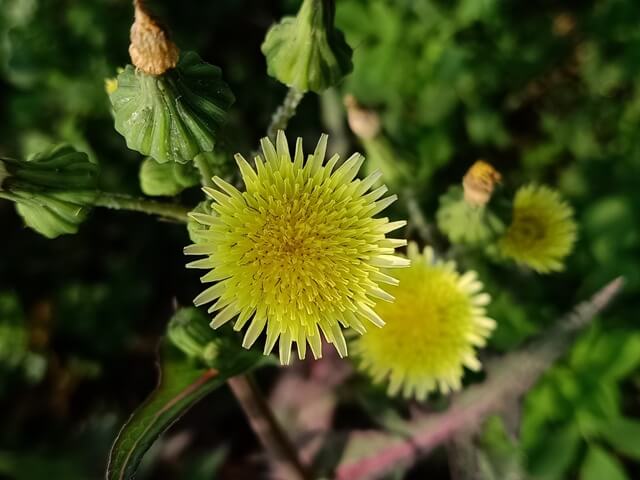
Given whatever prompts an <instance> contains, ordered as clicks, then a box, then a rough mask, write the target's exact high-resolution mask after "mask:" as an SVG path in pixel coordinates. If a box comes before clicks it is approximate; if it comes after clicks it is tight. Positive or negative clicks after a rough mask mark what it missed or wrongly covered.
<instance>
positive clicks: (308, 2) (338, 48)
mask: <svg viewBox="0 0 640 480" xmlns="http://www.w3.org/2000/svg"><path fill="white" fill-rule="evenodd" d="M334 16H335V2H334V1H333V0H304V2H303V3H302V6H301V7H300V10H299V12H298V15H297V16H296V17H285V18H283V19H282V21H281V22H280V23H278V24H276V25H274V26H273V27H271V29H269V31H268V32H267V36H266V38H265V40H264V42H263V43H262V47H261V49H262V53H263V54H264V55H265V57H266V59H267V71H268V73H269V75H271V76H272V77H274V78H276V79H277V80H278V81H279V82H281V83H284V84H285V85H288V86H289V87H293V88H295V89H296V90H298V91H300V92H306V91H309V90H311V91H313V92H316V93H320V92H322V91H324V90H326V89H327V88H329V87H332V86H335V85H337V84H338V83H340V81H341V80H342V79H343V78H344V77H345V76H346V75H348V74H349V73H351V71H352V70H353V62H352V61H351V56H352V54H353V50H352V49H351V47H350V46H349V45H348V44H347V42H346V41H345V38H344V35H343V34H342V32H341V31H339V30H338V29H336V28H335V27H334Z"/></svg>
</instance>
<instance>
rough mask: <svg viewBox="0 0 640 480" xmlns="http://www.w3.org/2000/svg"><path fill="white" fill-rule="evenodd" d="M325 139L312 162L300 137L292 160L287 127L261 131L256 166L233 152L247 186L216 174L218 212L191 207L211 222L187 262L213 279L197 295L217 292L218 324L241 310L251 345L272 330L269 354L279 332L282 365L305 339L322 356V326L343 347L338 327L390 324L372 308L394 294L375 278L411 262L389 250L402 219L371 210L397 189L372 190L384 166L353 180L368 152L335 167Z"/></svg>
mask: <svg viewBox="0 0 640 480" xmlns="http://www.w3.org/2000/svg"><path fill="white" fill-rule="evenodd" d="M327 138H328V137H327V136H326V135H323V136H322V137H321V138H320V141H319V143H318V145H317V147H316V149H315V152H314V153H313V155H309V156H308V157H307V160H306V162H305V161H304V153H303V150H302V139H300V138H299V139H298V141H297V143H296V149H295V155H294V159H293V160H292V159H291V155H290V153H289V147H288V146H287V139H286V137H285V135H284V133H283V132H281V131H280V132H278V136H277V141H276V146H275V147H274V146H273V144H272V143H271V142H270V141H269V140H268V139H266V138H265V139H263V140H262V151H263V155H264V159H263V158H262V157H260V156H257V157H256V159H255V163H256V169H255V170H254V169H253V168H252V167H251V166H250V165H249V163H247V161H246V160H245V159H244V158H243V157H242V156H241V155H239V154H238V155H236V161H237V163H238V166H239V167H240V171H241V174H242V177H243V179H244V183H245V186H246V191H245V192H242V193H241V192H240V191H238V190H237V189H236V188H235V187H233V186H232V185H230V184H228V183H227V182H225V181H224V180H222V179H221V178H218V177H215V178H214V181H215V183H216V185H217V187H218V188H217V189H213V188H205V189H204V191H205V192H206V193H207V195H208V196H210V197H211V198H212V199H213V203H212V205H211V208H212V213H211V214H210V215H209V214H205V213H192V218H193V219H194V220H196V221H198V222H200V223H202V224H203V225H205V226H207V228H208V231H205V232H201V234H200V235H199V237H198V238H199V241H198V243H197V244H195V245H191V246H189V247H187V248H186V249H185V253H187V254H193V255H206V258H204V259H202V260H197V261H195V262H192V263H190V264H189V266H190V267H193V268H204V269H208V270H210V272H209V273H207V274H206V275H205V276H203V277H202V281H203V282H216V283H215V284H214V285H213V286H212V287H209V288H207V289H206V290H205V291H204V292H202V293H201V294H200V295H198V297H196V299H195V300H194V303H195V304H196V305H197V306H199V305H204V304H207V303H210V302H213V301H215V303H214V304H213V306H211V307H210V308H209V313H213V312H216V313H215V315H214V317H213V321H212V323H211V326H212V327H213V328H217V327H219V326H221V325H223V324H224V323H226V322H228V321H230V320H231V319H233V318H234V317H236V316H237V319H236V320H235V324H234V328H235V329H236V330H240V329H242V328H243V327H244V326H245V325H249V326H248V328H247V331H246V334H245V336H244V341H243V346H244V347H245V348H249V347H251V345H253V343H254V342H255V341H256V340H257V338H258V336H259V335H260V334H261V333H262V332H263V331H264V330H265V329H266V344H265V348H264V353H265V354H268V353H270V352H271V350H272V349H273V347H274V345H275V343H276V342H277V341H278V339H279V350H280V352H279V353H280V361H281V362H282V363H283V364H288V363H289V361H290V357H291V348H292V343H294V342H295V343H296V344H297V349H298V355H299V357H300V358H304V356H305V352H306V345H307V343H309V346H310V347H311V351H312V353H313V355H314V357H315V358H319V357H320V356H321V354H322V352H321V339H320V331H321V332H322V334H323V335H324V337H325V338H326V340H327V341H328V342H329V343H332V344H333V345H334V346H335V348H336V350H337V351H338V353H339V354H340V355H341V356H346V355H347V345H346V341H345V339H344V336H343V332H342V328H346V327H351V328H353V329H354V330H356V331H358V332H360V333H363V332H364V331H365V324H366V323H368V322H371V323H373V324H374V325H377V326H382V325H383V324H384V322H383V320H382V319H381V318H380V317H379V316H378V314H376V313H375V311H374V310H373V308H372V307H373V306H374V305H375V301H376V300H378V299H382V300H393V297H391V296H390V295H389V294H388V293H386V292H385V291H384V290H382V289H381V288H380V287H379V286H378V284H379V283H391V284H394V283H396V280H395V279H394V278H393V277H390V276H388V275H386V274H385V273H382V271H381V269H383V268H389V267H404V266H407V265H408V264H409V262H408V260H406V259H405V258H400V257H397V256H394V255H393V254H394V249H395V248H396V247H398V246H402V245H405V243H406V242H405V241H404V240H396V239H387V238H385V234H386V233H388V232H391V231H393V230H395V229H397V228H400V227H402V226H404V225H405V222H404V221H400V222H391V223H390V222H389V220H388V219H387V218H373V217H374V216H375V215H377V214H378V213H380V212H381V211H382V210H384V209H385V208H386V207H387V206H388V205H390V204H391V203H392V202H393V201H394V200H395V199H396V197H395V195H394V196H390V197H387V198H383V199H382V196H383V195H384V194H385V192H386V191H387V189H386V187H379V188H376V189H375V190H373V191H371V192H370V191H369V190H370V189H371V187H372V186H373V185H374V184H375V183H376V182H377V181H378V180H379V178H380V175H379V174H372V175H370V176H368V177H367V178H365V179H364V180H359V179H355V180H354V178H355V176H356V175H357V173H358V170H359V169H360V166H361V165H362V162H363V160H364V158H363V157H362V155H360V154H355V155H353V156H351V157H350V158H349V159H348V160H346V161H345V162H344V163H343V164H342V165H340V167H338V168H335V167H336V165H337V163H338V161H339V157H338V155H334V156H333V157H331V158H330V159H329V160H328V161H327V162H326V163H325V152H326V148H327ZM374 299H375V300H374Z"/></svg>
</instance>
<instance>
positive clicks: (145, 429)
mask: <svg viewBox="0 0 640 480" xmlns="http://www.w3.org/2000/svg"><path fill="white" fill-rule="evenodd" d="M200 324H202V325H203V326H205V327H206V325H207V319H206V317H205V316H204V315H202V314H201V313H200V312H199V311H197V310H196V309H194V308H189V309H182V310H180V311H179V312H178V313H176V315H175V316H174V319H172V322H171V324H170V331H172V332H173V333H172V336H174V337H175V331H176V329H183V330H184V332H183V333H184V335H188V334H189V333H191V332H194V331H196V332H198V333H202V335H203V336H201V337H200V338H199V339H198V340H197V341H198V342H199V343H202V344H203V345H205V347H206V348H204V350H206V352H207V355H206V363H207V365H205V362H204V361H203V360H204V358H196V357H195V356H193V355H188V354H186V353H185V352H183V349H182V348H181V345H180V346H178V347H177V346H174V344H172V343H170V340H169V339H168V337H167V338H165V339H164V340H163V342H162V344H161V347H160V352H161V353H160V360H159V377H160V378H159V382H158V386H157V387H156V389H155V390H154V391H153V393H152V394H151V395H150V396H149V398H148V399H147V400H146V401H145V403H144V404H143V405H142V406H140V407H139V408H138V409H137V410H136V411H135V412H134V413H133V415H132V416H131V418H130V419H129V420H128V421H127V423H126V424H125V425H124V427H122V430H120V433H119V434H118V436H117V438H116V441H115V443H114V445H113V447H112V449H111V454H110V456H109V464H108V466H107V480H125V479H131V478H134V476H135V473H136V469H137V467H138V465H139V464H140V461H141V459H142V456H143V455H144V454H145V452H146V451H147V450H148V449H149V447H151V445H152V444H153V442H154V441H155V440H156V439H157V438H158V437H159V436H160V435H161V434H162V433H163V432H164V431H165V430H166V429H167V428H169V427H170V426H171V425H172V424H173V423H174V422H175V421H176V420H178V419H179V418H180V417H181V416H182V415H183V414H184V413H185V412H186V411H187V410H188V409H189V408H191V407H192V406H193V405H194V404H196V403H197V402H198V401H200V400H201V399H202V398H204V397H205V396H206V395H207V394H208V393H210V392H211V391H213V390H215V389H216V388H218V387H220V386H221V385H222V384H224V383H225V381H226V380H227V379H228V378H230V377H233V376H236V375H239V374H242V373H245V372H247V371H249V370H251V369H252V368H254V367H256V366H257V365H258V364H259V363H260V360H261V359H263V358H266V357H263V356H262V355H261V354H259V353H256V352H252V351H247V350H244V349H242V348H241V347H240V341H239V340H238V339H237V338H232V337H234V335H233V332H228V331H225V330H222V331H219V330H216V331H214V330H212V329H209V328H208V327H206V328H205V329H204V330H199V329H198V328H190V327H191V326H198V325H200ZM185 325H186V326H187V327H189V328H184V327H185ZM184 335H183V336H182V337H181V338H182V339H183V340H184ZM204 336H206V338H203V337H204ZM179 347H180V348H179Z"/></svg>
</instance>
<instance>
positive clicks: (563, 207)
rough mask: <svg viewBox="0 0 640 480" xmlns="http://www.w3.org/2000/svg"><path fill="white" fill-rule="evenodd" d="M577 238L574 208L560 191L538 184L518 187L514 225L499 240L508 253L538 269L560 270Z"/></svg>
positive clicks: (539, 271)
mask: <svg viewBox="0 0 640 480" xmlns="http://www.w3.org/2000/svg"><path fill="white" fill-rule="evenodd" d="M575 240H576V224H575V222H574V220H573V210H572V209H571V207H570V206H569V205H568V204H567V203H566V202H565V201H563V200H562V198H561V197H560V195H559V194H558V192H556V191H554V190H551V189H550V188H548V187H542V186H536V185H526V186H524V187H522V188H520V189H519V190H518V192H517V193H516V197H515V200H514V202H513V217H512V220H511V225H509V227H508V228H507V231H506V233H505V234H504V236H503V237H502V239H501V240H500V250H501V252H502V253H503V254H504V255H505V256H506V257H509V258H512V259H513V260H515V261H516V262H518V263H520V264H523V265H526V266H528V267H530V268H532V269H533V270H535V271H536V272H538V273H548V272H551V271H559V270H562V269H563V268H564V265H563V263H562V261H563V260H564V258H565V257H566V256H567V255H569V253H571V250H572V249H573V244H574V243H575Z"/></svg>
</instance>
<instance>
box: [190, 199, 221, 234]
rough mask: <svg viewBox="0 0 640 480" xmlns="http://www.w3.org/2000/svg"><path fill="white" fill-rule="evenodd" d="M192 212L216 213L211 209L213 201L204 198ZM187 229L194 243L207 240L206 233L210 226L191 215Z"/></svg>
mask: <svg viewBox="0 0 640 480" xmlns="http://www.w3.org/2000/svg"><path fill="white" fill-rule="evenodd" d="M192 213H203V214H205V215H215V213H213V211H212V210H211V202H209V201H207V200H203V201H202V202H200V203H199V204H198V205H196V208H194V209H193V210H192ZM187 231H188V232H189V238H190V239H191V241H192V242H193V243H201V242H204V241H206V236H205V235H206V232H207V231H208V227H207V226H206V225H203V224H202V223H200V222H198V221H196V220H194V219H193V218H191V217H189V221H188V222H187Z"/></svg>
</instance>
